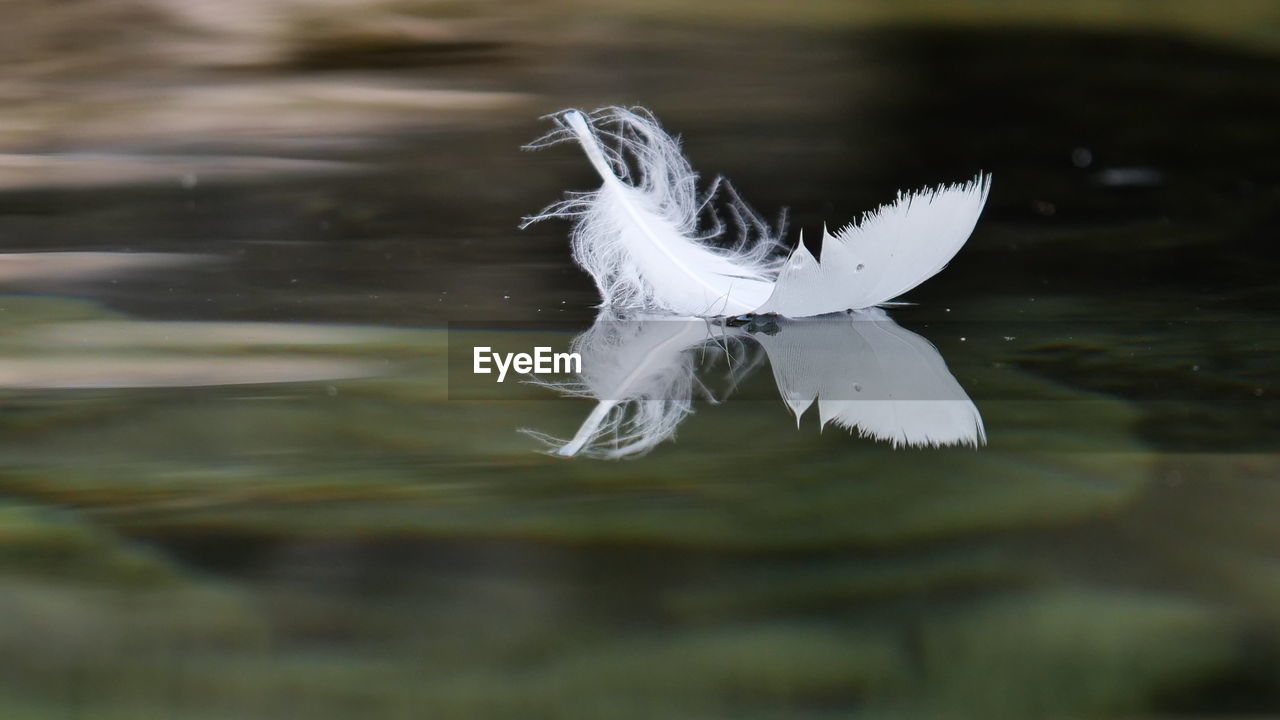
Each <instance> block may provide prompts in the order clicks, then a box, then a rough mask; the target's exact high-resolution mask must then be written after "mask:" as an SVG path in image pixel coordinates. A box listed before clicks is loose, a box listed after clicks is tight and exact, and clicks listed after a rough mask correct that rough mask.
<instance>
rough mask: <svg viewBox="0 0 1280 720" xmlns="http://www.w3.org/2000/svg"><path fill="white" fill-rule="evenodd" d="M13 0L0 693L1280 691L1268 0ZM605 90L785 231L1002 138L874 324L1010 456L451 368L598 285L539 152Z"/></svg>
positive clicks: (338, 714) (403, 703)
mask: <svg viewBox="0 0 1280 720" xmlns="http://www.w3.org/2000/svg"><path fill="white" fill-rule="evenodd" d="M0 9H2V10H3V11H4V14H3V16H4V18H5V22H4V23H3V25H2V26H0V99H2V100H3V102H2V103H0V108H2V109H0V285H3V287H0V655H3V657H4V658H5V660H4V664H5V671H4V672H3V673H0V715H3V716H4V717H12V718H41V719H43V718H108V719H109V718H130V719H133V718H153V717H154V718H177V717H181V718H188V717H190V718H277V717H307V718H346V717H361V718H417V717H431V718H453V717H456V718H489V717H493V718H530V717H555V718H562V717H563V718H710V717H726V718H781V717H814V718H827V717H849V716H851V715H857V714H866V715H875V716H886V715H889V716H893V715H898V716H928V717H937V716H939V715H955V716H977V717H1000V716H1010V717H1026V716H1044V715H1071V716H1116V715H1131V716H1138V715H1148V714H1158V715H1166V716H1167V715H1179V714H1185V715H1198V716H1219V715H1228V714H1233V715H1247V714H1275V713H1277V712H1280V671H1278V670H1277V668H1280V612H1278V611H1277V608H1280V529H1277V528H1278V527H1280V525H1277V523H1276V517H1277V511H1280V453H1278V450H1280V443H1278V442H1277V439H1278V438H1280V407H1277V405H1276V401H1275V398H1276V397H1277V394H1280V383H1278V382H1277V379H1276V373H1275V362H1274V358H1275V357H1276V353H1277V352H1278V351H1280V325H1278V324H1277V323H1276V320H1277V319H1280V317H1278V316H1277V310H1276V309H1277V308H1280V286H1278V285H1277V284H1276V283H1275V281H1274V278H1275V277H1276V276H1277V273H1280V252H1277V250H1276V243H1275V241H1276V235H1277V231H1278V230H1280V202H1278V201H1280V172H1278V171H1277V159H1280V135H1278V134H1277V127H1280V83H1277V78H1280V4H1278V3H1276V2H1274V0H1225V1H1224V2H1215V3H1209V2H1201V1H1200V0H1161V1H1158V0H1112V1H1104V0H1080V1H1077V2H1066V1H1063V0H1021V1H1018V2H1014V1H1004V0H985V1H979V0H975V1H973V2H946V1H944V0H901V1H900V2H883V1H878V0H846V1H839V0H802V1H800V2H766V1H765V0H742V1H741V2H721V1H718V0H714V1H711V2H702V3H694V2H687V1H686V2H675V1H674V0H606V1H602V2H586V1H585V0H582V1H578V0H532V1H530V2H504V1H501V0H472V1H462V0H437V1H433V0H256V1H252V0H220V1H214V0H59V1H57V2H51V1H50V0H0ZM613 104H621V105H632V104H635V105H642V106H645V107H648V108H649V109H651V110H652V111H653V112H654V113H655V114H656V116H657V117H658V118H660V119H661V121H662V122H663V124H664V126H665V127H666V128H668V129H669V130H670V131H672V132H674V133H677V134H680V135H681V136H683V138H684V141H685V149H686V151H687V152H688V154H689V156H690V158H691V161H692V163H693V166H694V167H695V168H698V169H700V170H701V171H702V172H704V173H705V177H707V178H708V179H709V178H710V177H713V176H714V175H715V174H718V173H723V174H724V175H726V176H728V177H730V178H732V179H733V181H734V184H735V186H736V187H737V189H738V190H739V192H740V193H741V194H742V195H743V196H744V197H745V198H746V199H747V201H748V202H750V203H752V204H753V205H754V206H755V207H756V208H757V209H759V210H761V211H762V212H763V213H764V214H765V215H767V216H770V217H773V216H775V213H776V212H778V210H779V209H781V208H783V207H788V208H790V218H791V221H790V228H791V232H790V234H789V235H788V240H789V241H790V242H795V241H796V235H797V231H798V230H801V229H803V230H805V231H806V233H805V234H806V237H813V236H815V235H816V234H818V232H819V230H820V229H821V227H822V224H823V223H824V222H827V223H830V224H831V225H832V226H837V225H841V224H843V223H845V222H847V221H849V220H851V219H854V218H856V217H858V215H859V214H860V213H862V212H863V211H866V210H868V209H870V208H873V207H875V206H876V205H877V204H879V203H882V202H887V201H889V200H891V199H892V198H893V197H894V194H895V193H896V192H897V191H898V190H900V189H913V188H918V187H923V186H926V185H932V184H936V183H941V182H957V181H962V180H965V179H968V178H970V177H972V176H973V175H974V174H975V173H976V172H978V171H979V170H986V171H989V172H991V173H993V175H994V186H993V191H992V195H991V198H990V201H989V203H988V205H987V208H986V211H985V213H984V216H983V218H982V220H981V221H980V222H979V225H978V229H977V231H976V232H975V234H974V236H973V238H972V239H971V240H970V242H969V244H968V245H967V246H966V248H965V249H964V250H963V251H962V252H961V253H960V255H959V256H958V257H957V258H956V259H955V261H954V262H953V263H952V264H951V266H950V267H949V268H948V269H947V270H946V271H945V272H943V273H942V274H940V275H939V276H937V277H936V278H934V279H933V280H931V281H930V282H929V283H926V284H925V285H924V286H923V287H921V288H919V289H918V290H917V291H913V293H912V294H911V295H910V296H909V297H908V299H909V300H911V301H913V302H915V303H917V305H915V306H912V307H907V308H901V309H897V310H894V313H893V314H894V317H895V319H896V320H898V321H899V322H901V323H902V324H903V325H904V326H905V327H908V328H910V329H912V330H914V331H915V332H918V333H920V334H922V335H924V336H925V337H926V338H928V339H929V340H930V341H932V342H933V343H934V344H935V345H936V346H937V347H938V349H939V350H940V351H941V353H942V355H943V356H944V357H945V358H946V359H947V361H948V362H949V363H950V366H951V371H952V372H953V373H954V374H955V375H956V377H957V379H958V380H959V381H960V382H961V384H962V385H964V386H965V388H966V389H967V390H968V391H969V393H970V395H971V396H972V397H973V399H974V400H975V402H976V403H977V405H978V407H979V409H980V410H981V411H982V413H983V416H984V418H985V420H986V426H987V432H988V434H989V436H990V440H991V441H990V445H989V446H988V447H986V448H984V449H982V450H979V451H977V452H974V451H972V450H962V449H952V450H929V451H905V450H898V451H894V450H892V449H891V448H889V447H886V446H883V445H878V444H876V443H874V442H872V441H870V440H867V439H863V438H858V437H855V436H850V435H847V434H845V433H842V432H837V431H833V429H828V430H827V431H826V432H825V433H821V434H820V433H819V432H818V429H817V427H816V426H815V425H816V423H814V422H813V421H812V418H809V419H807V420H806V422H804V423H802V426H801V428H800V429H799V430H797V429H796V428H795V426H794V419H793V418H791V417H789V416H788V415H787V413H786V410H785V408H784V407H783V405H782V403H781V402H780V401H778V400H777V399H776V390H775V389H774V388H773V386H772V385H771V383H770V380H769V378H768V373H767V372H765V373H757V375H759V376H760V377H756V378H754V379H753V380H752V381H750V383H749V385H748V386H746V387H744V388H743V391H742V395H743V399H742V401H740V402H737V403H733V402H730V403H726V404H724V405H723V406H710V405H706V406H700V407H699V408H698V411H697V413H696V414H695V415H694V416H693V417H692V418H691V419H690V420H689V421H688V422H687V423H685V425H683V426H682V427H681V429H680V432H679V437H678V439H677V440H676V441H675V442H674V443H668V444H665V445H663V446H661V447H659V448H658V449H656V450H655V451H654V452H652V453H651V454H649V455H647V456H645V457H643V458H639V459H636V460H633V461H629V462H624V463H605V462H598V461H588V460H584V461H564V460H556V459H553V458H549V457H546V456H544V455H541V454H539V453H538V452H537V450H538V449H539V448H538V445H537V444H536V443H535V442H533V441H531V440H530V439H529V438H527V437H524V436H522V435H520V434H519V433H518V432H517V430H518V429H519V428H522V427H534V428H537V429H539V430H542V431H546V432H554V433H558V434H561V435H565V434H572V433H573V431H574V429H575V428H576V427H577V424H578V423H579V422H581V420H582V418H583V417H584V416H585V414H586V413H587V412H589V410H590V405H589V404H586V403H583V402H581V401H579V402H574V401H570V400H557V399H555V398H554V397H553V396H551V395H550V394H548V393H546V392H545V391H541V390H540V389H538V388H534V387H529V386H511V387H510V388H509V389H504V390H503V392H504V393H505V395H503V396H501V397H491V398H490V399H487V400H473V401H465V402H464V401H460V400H456V399H455V400H450V399H449V383H448V374H447V369H446V365H447V362H446V354H447V349H448V345H449V340H450V335H449V333H447V332H446V330H445V327H446V326H447V324H448V323H450V322H482V323H488V324H490V325H493V324H502V323H511V324H512V326H513V327H516V326H517V324H519V325H518V327H519V328H521V329H522V330H523V331H526V332H531V333H535V334H534V335H531V337H551V336H552V335H553V334H554V336H555V338H557V341H566V340H567V338H568V337H569V334H570V333H571V332H572V331H573V330H575V329H584V328H586V327H587V326H588V325H589V324H590V322H591V320H592V318H593V317H594V315H595V310H594V305H595V303H596V302H597V300H598V299H597V296H596V293H595V289H594V288H593V287H592V285H591V283H590V281H589V280H588V279H587V278H586V277H585V276H584V275H583V274H582V273H580V272H579V271H578V270H577V269H576V268H574V266H573V265H572V263H571V261H570V260H569V257H568V247H567V242H566V233H567V228H565V227H564V226H557V225H554V224H551V223H544V224H540V225H537V226H534V227H533V228H530V229H529V230H526V231H518V230H517V229H516V227H517V225H518V224H519V222H520V219H521V218H522V217H523V216H525V215H527V214H530V213H534V212H536V211H537V210H539V209H540V208H542V207H543V206H544V205H546V204H548V203H550V202H553V201H554V200H556V199H558V198H559V197H560V196H561V194H562V193H563V192H564V191H566V190H585V189H590V188H591V187H592V186H593V185H594V181H593V180H592V176H591V170H590V168H589V167H588V165H587V164H586V163H585V162H584V161H583V159H582V158H581V157H580V154H579V153H578V152H577V151H576V149H574V148H570V147H559V148H553V149H549V150H543V151H539V152H537V153H530V152H522V151H521V149H520V148H521V146H522V145H523V144H524V143H526V142H529V141H531V140H533V139H534V138H536V137H538V136H539V135H540V134H541V133H543V132H544V131H545V130H546V129H547V128H548V124H547V123H546V122H545V121H543V120H540V119H539V118H540V117H541V116H544V115H546V114H547V113H551V112H555V111H557V110H560V109H562V108H566V107H581V108H586V109H590V108H595V107H599V106H603V105H613ZM485 332H491V333H497V332H499V331H496V330H489V331H485ZM476 333H477V334H476V335H475V340H476V342H479V341H480V340H482V339H483V338H484V337H485V336H484V335H482V334H480V331H476ZM507 341H508V342H509V341H510V337H507Z"/></svg>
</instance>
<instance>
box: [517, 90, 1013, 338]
mask: <svg viewBox="0 0 1280 720" xmlns="http://www.w3.org/2000/svg"><path fill="white" fill-rule="evenodd" d="M555 119H556V122H557V124H558V125H559V128H558V129H557V130H556V131H554V132H552V133H551V134H549V135H547V136H546V137H544V138H542V139H541V140H540V141H538V142H535V143H534V144H532V145H531V146H530V147H544V146H546V145H550V144H555V143H558V142H563V141H567V140H570V139H573V140H577V141H578V142H579V143H580V144H581V145H582V147H583V150H584V151H585V152H586V154H587V158H588V159H589V160H590V161H591V164H592V166H593V167H594V168H595V169H596V171H597V172H598V173H599V174H600V177H601V179H602V181H603V184H602V185H601V187H600V189H599V190H596V191H594V192H589V193H581V194H574V195H570V196H569V197H568V198H567V199H565V200H563V201H561V202H559V203H556V204H555V205H552V206H551V207H549V208H547V209H546V210H544V211H543V212H542V213H541V214H539V215H536V216H533V217H531V218H528V219H526V222H525V225H528V224H529V223H531V222H536V221H538V220H543V219H546V218H552V217H558V218H566V219H570V220H572V221H574V223H575V225H574V229H573V235H572V239H571V243H572V248H573V256H574V259H575V260H576V261H577V262H578V264H579V265H581V266H582V268H583V269H585V270H586V271H587V273H588V274H590V275H591V277H592V279H593V280H594V281H595V283H596V286H597V287H598V288H599V290H600V294H601V296H602V298H603V303H602V304H603V305H605V306H612V307H615V308H643V309H645V310H650V311H653V310H658V311H665V312H670V313H673V314H678V315H692V316H698V317H713V316H720V315H739V314H752V313H754V314H766V313H775V314H779V315H783V316H787V317H808V316H813V315H822V314H826V313H831V312H839V311H841V310H846V309H861V308H867V307H873V306H876V305H880V304H882V303H886V302H888V301H890V300H893V299H894V298H896V297H899V296H900V295H902V294H903V293H905V292H907V291H909V290H911V289H912V288H914V287H916V286H917V285H919V284H920V283H922V282H924V281H925V280H927V279H928V278H930V277H932V276H933V275H934V274H936V273H937V272H938V271H940V270H941V269H942V268H943V267H944V266H946V264H947V263H948V262H949V261H950V260H951V258H953V257H954V256H955V254H956V253H957V252H958V251H959V250H960V248H961V246H963V245H964V243H965V241H966V240H967V239H968V238H969V235H970V233H972V231H973V228H974V225H975V224H976V223H977V220H978V216H979V215H980V214H981V212H982V208H983V206H984V204H985V203H986V199H987V194H988V192H989V190H990V186H991V178H990V176H989V175H984V174H979V175H978V176H977V177H976V178H975V179H974V180H972V181H970V182H968V183H965V184H963V185H951V186H940V187H937V188H935V189H931V190H923V191H919V192H915V193H910V194H901V193H900V194H899V196H898V199H897V200H896V201H895V202H894V203H891V204H888V205H884V206H881V207H880V208H878V209H876V210H874V211H872V212H870V213H868V214H867V215H866V216H865V217H864V218H863V219H862V221H861V222H860V223H853V224H850V225H849V226H847V227H846V228H844V229H843V230H841V231H840V232H838V233H837V234H836V235H834V236H833V235H830V234H828V233H826V231H825V230H824V238H823V250H822V261H821V262H819V261H818V260H817V259H816V258H814V257H813V255H812V254H811V253H810V252H809V251H808V250H807V249H806V248H805V246H804V242H803V238H802V239H801V242H800V243H799V245H798V246H797V247H796V249H795V250H794V251H793V252H792V253H791V254H790V255H789V256H786V257H783V256H782V254H781V253H780V252H779V249H780V247H781V246H780V244H779V240H778V238H776V237H775V236H774V235H773V234H772V233H771V232H770V231H769V230H768V228H767V227H765V225H764V223H763V222H762V221H761V220H760V218H759V216H758V215H757V214H756V213H755V212H754V211H753V210H752V209H751V208H750V207H749V206H747V205H746V203H744V202H742V201H741V199H739V198H738V197H737V195H736V194H733V193H732V192H730V196H731V197H730V199H729V203H728V209H727V211H728V213H730V214H731V215H732V216H733V218H734V220H735V221H736V224H737V225H738V230H739V233H740V237H739V238H738V239H737V241H736V243H735V244H733V245H732V246H729V247H725V246H724V240H725V234H726V233H725V227H724V224H723V223H722V222H720V221H719V220H716V222H715V223H714V224H713V226H712V227H710V228H706V229H704V228H700V227H699V219H700V217H701V216H703V215H704V214H705V211H706V210H707V207H708V204H709V202H710V201H711V199H712V196H713V195H714V194H715V192H716V190H717V189H718V187H719V186H720V181H717V182H716V183H713V185H712V188H711V190H710V191H709V192H708V193H707V194H706V195H705V196H704V197H702V198H701V199H700V198H699V196H698V191H697V175H696V174H695V173H694V172H693V170H692V168H690V166H689V162H688V160H686V159H685V157H684V155H683V154H681V152H680V145H679V143H678V142H677V141H676V140H675V139H674V138H672V137H671V136H669V135H667V134H666V133H665V132H664V131H663V130H662V128H661V127H659V125H658V124H657V122H656V121H655V120H654V119H653V118H652V116H650V115H649V114H648V113H647V111H643V110H641V111H638V112H636V111H631V110H626V109H623V108H604V109H602V110H598V111H596V112H595V113H593V114H592V115H590V116H587V115H584V114H583V113H581V112H579V111H577V110H567V111H565V112H563V113H560V114H559V115H557V116H555Z"/></svg>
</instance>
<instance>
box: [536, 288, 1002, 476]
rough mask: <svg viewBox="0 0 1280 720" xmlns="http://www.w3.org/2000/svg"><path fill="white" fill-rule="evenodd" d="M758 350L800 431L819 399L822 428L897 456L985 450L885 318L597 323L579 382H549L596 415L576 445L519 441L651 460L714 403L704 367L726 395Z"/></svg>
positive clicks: (963, 398) (935, 377) (969, 414)
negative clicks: (883, 446)
mask: <svg viewBox="0 0 1280 720" xmlns="http://www.w3.org/2000/svg"><path fill="white" fill-rule="evenodd" d="M760 323H768V330H767V331H760V330H759V327H760V325H759V324H760ZM759 350H763V351H764V353H765V354H766V355H767V357H768V359H769V362H770V365H771V366H772V369H773V378H774V381H775V382H776V384H777V387H778V392H779V393H780V394H781V396H782V399H783V402H784V403H786V405H787V407H788V408H789V409H790V410H791V411H792V413H793V414H795V416H796V424H797V426H799V422H800V418H801V417H802V416H803V415H804V413H805V412H806V411H807V410H808V409H809V408H810V407H811V406H812V405H813V404H814V403H815V401H816V402H817V405H818V420H819V423H820V425H821V427H826V426H827V425H828V424H834V425H836V426H838V427H843V428H847V429H849V430H850V431H854V430H856V431H857V432H858V433H859V435H861V436H862V437H869V438H873V439H875V440H880V441H885V442H889V443H891V444H892V445H893V446H894V447H900V446H907V447H943V446H950V445H968V446H971V447H977V446H979V445H982V444H984V443H985V442H986V431H985V429H984V427H983V424H982V416H981V414H980V413H979V412H978V409H977V407H976V406H975V405H974V404H973V402H972V401H971V400H970V399H969V396H968V395H967V394H965V392H964V389H963V388H962V387H961V386H960V383H959V382H957V381H956V379H955V377H954V376H952V375H951V373H950V371H948V370H947V365H946V361H945V360H943V358H942V355H941V354H940V353H939V352H938V351H937V349H936V348H934V347H933V345H932V344H930V343H929V341H928V340H925V339H924V338H923V337H921V336H920V335H917V334H916V333H913V332H911V331H909V330H906V329H905V328H903V327H902V326H900V325H898V324H897V323H895V322H894V321H893V320H892V319H891V318H890V317H889V315H888V314H887V313H886V312H885V311H883V310H881V309H878V308H872V309H869V310H863V311H856V312H847V313H838V314H833V315H826V316H821V317H815V318H805V319H787V318H781V317H778V318H768V319H765V318H755V319H753V320H752V321H751V323H750V324H748V325H746V326H733V325H731V324H722V323H711V322H708V321H705V320H700V319H696V318H671V317H661V318H657V317H649V318H633V319H623V318H620V317H618V316H614V315H610V314H608V313H602V314H601V315H600V316H598V317H597V319H596V322H595V324H594V325H593V326H592V327H591V329H590V330H588V331H586V332H585V333H583V334H582V335H580V336H578V337H577V338H576V339H575V340H574V342H573V351H574V352H578V353H581V355H582V369H583V372H582V373H580V374H579V379H578V381H576V382H574V383H566V384H550V383H544V385H545V386H547V387H550V388H552V389H555V390H558V391H560V392H562V393H564V394H566V395H571V396H576V397H587V398H591V399H593V400H596V402H597V404H596V407H595V408H594V409H593V410H592V411H591V413H590V414H589V415H588V416H587V418H586V420H585V421H584V422H583V423H582V425H581V426H580V427H579V429H578V431H577V433H576V434H575V435H574V436H573V437H572V438H570V439H569V440H561V439H557V438H554V437H552V436H549V435H546V434H543V433H539V432H536V431H531V430H525V431H524V432H526V433H528V434H529V435H531V436H533V437H536V438H538V439H539V440H542V441H543V442H544V443H546V444H547V445H548V447H550V448H551V451H552V452H553V453H554V454H557V455H561V456H565V457H573V456H577V455H586V456H591V457H603V458H610V459H617V458H623V457H631V456H636V455H641V454H644V453H646V452H648V451H650V450H652V449H653V448H654V447H656V446H657V445H658V444H660V443H662V442H663V441H665V440H667V439H670V438H672V437H674V436H675V432H676V428H677V427H678V426H679V425H680V423H681V422H683V421H684V419H685V418H686V417H687V416H688V415H689V414H690V413H692V412H693V395H694V392H695V390H699V389H700V390H702V391H703V392H705V393H706V394H707V395H708V396H709V397H711V398H712V399H713V400H715V398H714V396H712V395H711V393H710V391H709V390H707V386H706V385H705V384H704V383H703V382H702V381H701V380H700V372H701V373H705V372H707V371H708V369H709V368H710V367H712V366H713V365H714V363H712V362H708V360H709V359H710V360H716V359H725V360H726V361H727V364H728V366H729V368H730V378H729V379H730V390H729V392H731V391H732V388H733V387H735V386H736V385H737V384H738V383H739V382H740V381H741V380H742V379H744V377H745V375H746V374H747V373H749V372H750V371H751V370H753V369H754V367H755V365H756V363H752V362H750V358H751V356H752V354H753V351H755V352H757V353H758V351H759ZM757 359H758V354H757ZM726 396H727V393H726Z"/></svg>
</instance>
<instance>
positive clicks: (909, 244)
mask: <svg viewBox="0 0 1280 720" xmlns="http://www.w3.org/2000/svg"><path fill="white" fill-rule="evenodd" d="M990 190H991V176H990V175H985V174H979V175H978V176H977V177H976V178H974V179H973V180H971V181H969V182H968V183H965V184H963V185H949V186H939V187H937V188H934V189H931V190H922V191H918V192H914V193H910V194H902V193H899V194H898V199H897V200H896V201H895V202H893V203H891V204H888V205H881V206H880V207H879V208H876V209H875V210H873V211H871V212H869V213H867V214H866V215H865V216H864V217H863V218H862V221H861V222H858V223H850V224H849V225H848V226H847V227H845V228H844V229H843V230H841V231H839V232H838V233H836V234H835V235H831V234H830V233H828V232H826V230H825V229H824V230H823V238H822V261H821V262H819V261H818V260H816V259H814V257H813V255H812V254H811V253H810V252H809V250H808V249H806V248H805V246H804V242H803V239H802V240H801V242H800V244H799V245H798V246H797V247H796V249H795V251H794V252H792V253H791V257H789V258H788V259H787V262H786V264H785V265H783V267H782V272H781V273H780V274H779V275H778V280H777V283H776V285H775V286H774V290H773V294H772V295H771V296H770V297H769V299H768V300H767V301H766V302H765V303H764V304H763V305H761V306H760V307H758V308H757V309H756V312H757V313H777V314H778V315H785V316H787V317H808V316H810V315H823V314H826V313H831V312H839V311H840V310H846V309H862V308H869V307H874V306H876V305H880V304H883V303H886V302H889V301H890V300H893V299H894V298H896V297H899V296H901V295H902V294H903V293H906V292H907V291H909V290H911V289H912V288H914V287H915V286H917V285H919V284H920V283H922V282H924V281H925V280H928V279H929V278H931V277H933V276H934V275H936V274H937V273H938V272H939V271H940V270H942V268H944V267H946V265H947V263H948V262H951V258H953V257H955V255H956V253H958V252H960V248H961V247H962V246H963V245H964V243H965V241H966V240H968V239H969V235H970V234H971V233H972V232H973V227H974V225H976V224H977V222H978V215H980V214H981V213H982V207H983V205H985V204H986V202H987V194H988V193H989V192H990Z"/></svg>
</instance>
